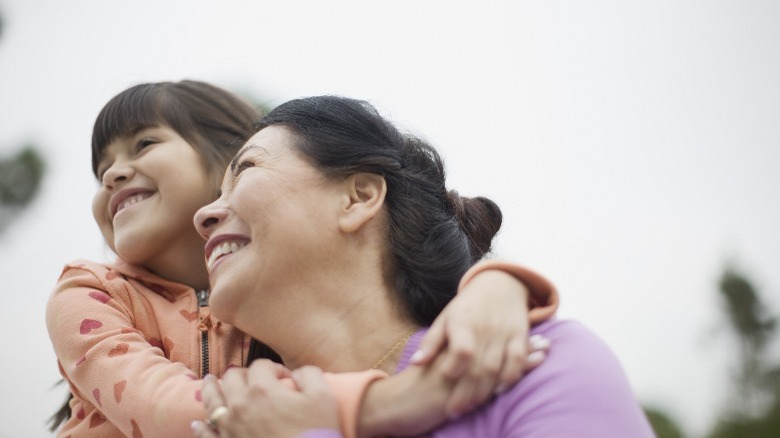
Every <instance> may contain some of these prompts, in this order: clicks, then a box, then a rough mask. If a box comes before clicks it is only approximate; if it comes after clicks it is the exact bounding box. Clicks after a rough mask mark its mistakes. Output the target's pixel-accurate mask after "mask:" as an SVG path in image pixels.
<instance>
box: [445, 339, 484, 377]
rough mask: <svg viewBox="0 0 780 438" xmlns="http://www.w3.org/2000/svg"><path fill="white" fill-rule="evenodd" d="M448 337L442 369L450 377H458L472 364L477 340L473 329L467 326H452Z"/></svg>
mask: <svg viewBox="0 0 780 438" xmlns="http://www.w3.org/2000/svg"><path fill="white" fill-rule="evenodd" d="M448 338H449V343H448V345H447V351H446V352H445V353H444V354H445V358H444V362H443V363H442V367H441V369H442V372H443V373H444V376H445V377H447V378H448V379H458V378H460V377H461V376H462V375H463V374H464V373H465V372H466V370H467V369H469V367H470V366H471V363H472V361H473V360H474V355H475V349H476V344H477V341H476V339H475V337H474V332H473V331H472V329H471V328H465V327H451V328H450V333H449V335H448Z"/></svg>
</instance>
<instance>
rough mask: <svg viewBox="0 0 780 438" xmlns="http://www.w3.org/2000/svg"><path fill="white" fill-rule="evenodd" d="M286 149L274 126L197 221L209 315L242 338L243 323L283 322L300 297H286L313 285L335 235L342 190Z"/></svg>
mask: <svg viewBox="0 0 780 438" xmlns="http://www.w3.org/2000/svg"><path fill="white" fill-rule="evenodd" d="M292 141H293V137H292V136H291V135H290V134H289V133H288V131H287V130H286V129H285V128H282V127H277V126H271V127H268V128H265V129H263V130H261V131H260V132H258V133H257V134H255V135H254V136H253V137H252V138H250V139H249V141H248V142H247V144H246V145H245V146H244V147H243V148H242V149H241V151H240V152H239V153H238V154H237V155H236V157H235V159H234V160H233V162H232V163H231V166H230V167H229V168H228V170H227V172H226V174H225V177H224V179H223V182H222V194H221V196H220V198H219V199H218V200H217V201H215V202H213V203H211V204H209V205H207V206H205V207H203V208H201V209H200V210H199V211H198V212H197V214H196V215H195V226H196V227H197V228H198V231H199V232H200V234H201V235H202V236H203V237H204V238H206V239H207V240H208V242H207V243H206V261H207V265H208V270H209V277H210V281H211V287H212V288H211V297H210V299H209V304H210V306H211V309H212V311H213V312H214V314H215V316H217V317H218V318H220V319H222V320H224V321H226V322H229V323H232V324H234V325H236V326H238V327H240V328H244V329H245V330H246V324H245V322H247V321H251V320H258V319H262V318H270V319H273V317H274V316H278V317H281V315H287V316H288V317H289V315H290V314H289V313H287V312H285V307H286V306H295V305H296V302H297V300H300V299H302V297H300V296H297V295H296V296H295V297H291V296H290V294H286V293H285V291H292V290H296V288H294V286H295V285H298V284H306V282H307V281H311V278H312V277H313V275H314V273H315V272H316V271H317V269H318V267H319V266H324V265H323V263H325V262H327V260H328V258H329V257H330V256H329V255H328V254H330V253H331V252H332V251H333V245H332V240H330V239H332V236H334V233H336V232H337V231H338V228H337V224H336V221H335V217H336V213H337V212H338V209H339V206H340V205H341V199H342V198H343V196H342V195H341V194H340V190H339V187H340V186H341V185H340V184H339V182H338V181H337V180H334V179H330V178H326V177H325V176H324V175H323V174H322V173H321V172H319V171H318V170H317V169H316V168H314V167H313V166H312V165H310V164H309V163H308V162H307V161H306V160H304V159H302V158H301V156H300V154H299V153H297V152H296V150H295V149H294V146H293V143H292ZM297 289H300V288H297ZM280 306H282V307H280ZM290 310H292V311H293V312H294V311H295V309H290ZM269 322H270V321H269Z"/></svg>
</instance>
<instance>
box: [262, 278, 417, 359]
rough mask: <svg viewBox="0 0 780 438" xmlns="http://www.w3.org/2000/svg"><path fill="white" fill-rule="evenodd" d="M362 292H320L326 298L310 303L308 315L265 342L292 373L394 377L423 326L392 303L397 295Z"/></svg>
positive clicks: (373, 290)
mask: <svg viewBox="0 0 780 438" xmlns="http://www.w3.org/2000/svg"><path fill="white" fill-rule="evenodd" d="M350 289H351V288H350ZM352 291H355V289H352ZM360 291H361V293H352V294H350V292H349V290H345V289H341V290H330V291H324V290H321V289H319V290H318V294H319V295H321V296H322V297H326V298H327V299H326V300H323V301H319V302H317V303H312V305H311V308H310V310H307V309H305V308H304V309H301V312H300V313H299V314H300V315H301V317H300V318H297V320H296V321H294V322H293V323H292V324H291V325H290V327H289V328H288V329H287V330H286V333H281V334H280V336H278V342H268V341H267V342H268V343H269V345H270V346H271V347H272V348H273V349H274V350H276V352H277V353H279V355H280V356H281V357H282V359H283V361H284V363H285V365H287V366H288V367H289V368H297V367H300V366H303V365H315V366H318V367H320V368H322V369H323V370H326V371H329V372H349V371H363V370H366V369H369V368H372V367H374V366H376V367H377V368H378V369H381V370H384V371H387V372H388V373H392V372H393V371H394V370H395V367H396V365H397V363H398V360H399V359H400V357H401V354H402V352H403V347H404V345H405V344H406V341H407V340H408V338H409V336H410V334H411V333H414V332H415V331H416V330H417V329H419V326H418V325H417V324H415V323H414V322H413V321H411V319H410V318H409V317H407V316H406V315H405V312H403V311H401V310H400V309H399V307H400V306H399V305H397V303H396V302H395V301H394V300H392V299H391V298H390V297H391V296H394V295H395V294H394V292H392V291H390V290H387V289H386V288H381V287H380V288H365V289H360ZM344 297H352V299H346V300H345V299H344Z"/></svg>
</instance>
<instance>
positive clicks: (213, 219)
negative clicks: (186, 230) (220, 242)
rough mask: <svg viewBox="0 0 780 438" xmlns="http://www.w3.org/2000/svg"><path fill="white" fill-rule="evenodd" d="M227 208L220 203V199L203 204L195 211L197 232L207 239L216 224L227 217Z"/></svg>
mask: <svg viewBox="0 0 780 438" xmlns="http://www.w3.org/2000/svg"><path fill="white" fill-rule="evenodd" d="M227 214H228V212H227V210H226V209H225V208H224V207H223V206H222V205H221V201H220V200H216V201H214V202H212V203H211V204H208V205H205V206H203V207H201V208H200V210H198V211H197V212H196V213H195V217H194V222H195V228H196V229H197V230H198V233H199V234H200V235H201V236H202V237H203V238H204V239H205V240H208V239H209V236H211V234H212V233H213V232H214V230H215V229H216V228H217V226H218V225H219V224H220V223H222V222H223V221H224V220H225V218H226V217H227Z"/></svg>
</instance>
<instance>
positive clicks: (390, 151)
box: [257, 96, 502, 325]
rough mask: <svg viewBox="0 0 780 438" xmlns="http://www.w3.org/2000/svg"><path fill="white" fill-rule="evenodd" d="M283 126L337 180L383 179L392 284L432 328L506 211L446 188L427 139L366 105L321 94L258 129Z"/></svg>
mask: <svg viewBox="0 0 780 438" xmlns="http://www.w3.org/2000/svg"><path fill="white" fill-rule="evenodd" d="M269 126H282V127H284V128H286V129H287V130H288V131H289V132H290V133H291V134H292V135H293V138H294V140H293V142H294V143H295V147H296V149H297V151H298V152H299V153H301V154H302V156H303V157H306V158H307V159H308V160H309V161H310V162H311V163H313V164H314V165H315V167H317V168H319V170H320V171H321V172H323V173H324V174H326V175H329V176H333V177H340V176H346V175H349V174H352V173H355V172H370V173H375V174H379V175H382V176H383V177H384V178H385V181H386V183H387V195H386V199H385V205H386V208H387V212H388V218H389V221H388V222H389V228H390V230H389V234H390V235H389V240H390V251H391V252H392V263H393V268H394V270H393V271H394V274H395V279H394V280H395V286H396V289H397V290H398V293H399V294H400V297H399V298H400V301H401V303H402V305H403V308H404V309H405V310H406V311H407V312H408V313H409V315H410V316H412V318H413V319H414V320H415V321H416V322H417V323H418V324H421V325H430V324H431V323H432V322H433V320H434V319H435V318H436V316H437V315H438V314H439V313H440V312H441V310H442V309H443V308H444V306H445V305H446V304H447V303H448V302H449V301H450V299H452V297H453V296H454V295H455V293H456V291H457V286H458V282H459V281H460V279H461V277H462V276H463V274H464V273H465V272H466V270H467V269H468V268H469V267H470V266H471V265H472V264H474V263H475V262H476V261H477V260H479V259H480V258H482V256H483V255H484V254H485V253H487V252H488V251H489V250H490V243H491V241H492V239H493V237H494V236H495V234H496V233H497V232H498V229H499V228H500V227H501V220H502V215H501V210H500V209H499V208H498V206H497V205H496V204H495V203H493V202H492V201H491V200H489V199H487V198H481V197H480V198H466V197H461V196H459V195H458V194H457V192H454V191H450V192H448V191H447V188H446V187H445V174H444V164H443V162H442V159H441V157H440V156H439V154H438V153H437V152H436V150H435V149H434V148H433V147H432V146H430V145H429V144H428V143H426V142H425V141H423V140H422V139H420V138H418V137H416V136H414V135H411V134H408V133H403V132H401V131H399V130H398V129H397V128H396V127H395V126H394V125H393V124H392V123H390V122H389V121H387V120H386V119H385V118H383V117H382V116H381V115H380V114H379V112H378V111H377V110H376V109H375V108H374V107H373V106H372V105H371V104H369V103H368V102H366V101H361V100H355V99H349V98H344V97H338V96H317V97H309V98H304V99H296V100H292V101H289V102H286V103H284V104H282V105H280V106H278V107H277V108H275V109H274V110H273V111H271V112H270V113H269V114H268V115H266V116H265V117H263V118H262V119H261V120H260V121H259V122H258V124H257V129H258V130H261V129H263V128H266V127H269Z"/></svg>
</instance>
